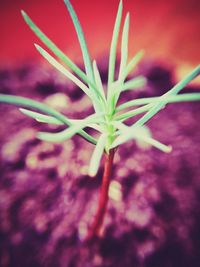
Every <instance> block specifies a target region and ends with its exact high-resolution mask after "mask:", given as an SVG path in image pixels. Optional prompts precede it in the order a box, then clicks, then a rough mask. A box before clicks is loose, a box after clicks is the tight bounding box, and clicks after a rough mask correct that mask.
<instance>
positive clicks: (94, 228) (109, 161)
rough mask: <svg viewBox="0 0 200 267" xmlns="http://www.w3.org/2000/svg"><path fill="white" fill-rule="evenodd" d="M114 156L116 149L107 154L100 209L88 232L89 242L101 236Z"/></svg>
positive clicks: (87, 238)
mask: <svg viewBox="0 0 200 267" xmlns="http://www.w3.org/2000/svg"><path fill="white" fill-rule="evenodd" d="M114 154H115V150H114V149H112V150H110V152H109V154H106V159H105V165H104V173H103V178H102V185H101V191H100V196H99V203H98V208H97V212H96V215H95V217H94V221H93V223H92V225H91V227H90V229H89V231H88V235H87V237H86V240H87V241H89V240H92V239H94V238H95V237H97V236H98V235H99V233H100V230H101V227H102V224H103V220H104V217H105V213H106V207H107V203H108V190H109V185H110V181H111V172H112V165H113V159H114Z"/></svg>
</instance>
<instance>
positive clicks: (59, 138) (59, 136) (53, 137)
mask: <svg viewBox="0 0 200 267" xmlns="http://www.w3.org/2000/svg"><path fill="white" fill-rule="evenodd" d="M99 116H100V115H99V114H93V115H90V116H88V117H87V118H85V119H83V120H80V122H79V123H76V124H74V125H72V126H71V127H69V128H67V129H65V130H63V131H61V132H58V133H46V132H39V133H38V135H37V137H38V138H39V139H41V140H44V141H48V142H63V141H65V140H67V139H69V138H71V137H72V136H74V135H75V134H77V133H79V132H80V130H82V129H83V128H85V127H87V126H88V124H91V123H95V122H97V121H98V118H99Z"/></svg>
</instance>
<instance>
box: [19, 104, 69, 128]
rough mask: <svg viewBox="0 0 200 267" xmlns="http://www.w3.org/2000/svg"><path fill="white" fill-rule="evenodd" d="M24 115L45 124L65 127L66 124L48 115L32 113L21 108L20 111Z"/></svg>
mask: <svg viewBox="0 0 200 267" xmlns="http://www.w3.org/2000/svg"><path fill="white" fill-rule="evenodd" d="M19 110H20V111H21V112H22V113H23V114H24V115H26V116H28V117H31V118H33V119H35V120H36V121H38V122H43V123H49V124H56V125H63V124H64V123H63V122H61V121H59V120H58V119H56V118H54V117H51V116H48V115H44V114H41V113H38V112H35V111H31V110H28V109H24V108H20V109H19Z"/></svg>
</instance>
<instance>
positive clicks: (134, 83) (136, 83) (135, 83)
mask: <svg viewBox="0 0 200 267" xmlns="http://www.w3.org/2000/svg"><path fill="white" fill-rule="evenodd" d="M146 83H147V79H146V78H144V77H143V76H138V77H136V78H133V79H132V80H129V81H127V82H125V83H124V84H123V87H122V91H127V90H134V89H138V88H140V87H143V86H145V84H146Z"/></svg>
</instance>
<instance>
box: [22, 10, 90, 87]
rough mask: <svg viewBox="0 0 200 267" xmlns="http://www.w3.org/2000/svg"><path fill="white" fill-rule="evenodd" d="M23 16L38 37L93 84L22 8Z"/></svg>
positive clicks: (79, 74) (78, 73) (87, 81)
mask: <svg viewBox="0 0 200 267" xmlns="http://www.w3.org/2000/svg"><path fill="white" fill-rule="evenodd" d="M21 13H22V16H23V18H24V20H25V21H26V23H27V24H28V26H29V27H30V28H31V30H32V31H33V32H34V33H35V34H36V35H37V37H38V38H39V39H40V40H41V41H42V42H43V43H44V44H45V45H46V46H47V47H48V48H49V49H50V50H51V51H52V52H53V53H54V54H55V55H56V56H57V57H58V58H59V59H60V60H61V61H63V62H64V63H65V64H66V65H67V66H68V67H69V68H70V69H71V70H72V71H73V72H75V73H76V74H77V75H78V76H79V77H80V78H81V79H82V80H83V81H84V82H85V83H88V84H92V80H89V78H88V77H87V76H86V74H85V73H84V72H83V71H82V70H81V69H80V68H79V67H78V66H77V65H76V64H74V62H73V61H71V59H69V58H68V57H67V56H66V55H65V54H64V53H63V52H62V51H61V50H60V49H59V48H58V47H57V46H56V45H55V44H54V43H53V42H52V41H51V40H50V39H49V38H48V37H47V36H46V35H45V34H44V33H43V32H42V31H41V30H40V29H39V28H38V27H37V25H36V24H35V23H34V22H33V21H32V20H31V18H30V17H29V16H28V15H27V14H26V12H24V11H23V10H21Z"/></svg>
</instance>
